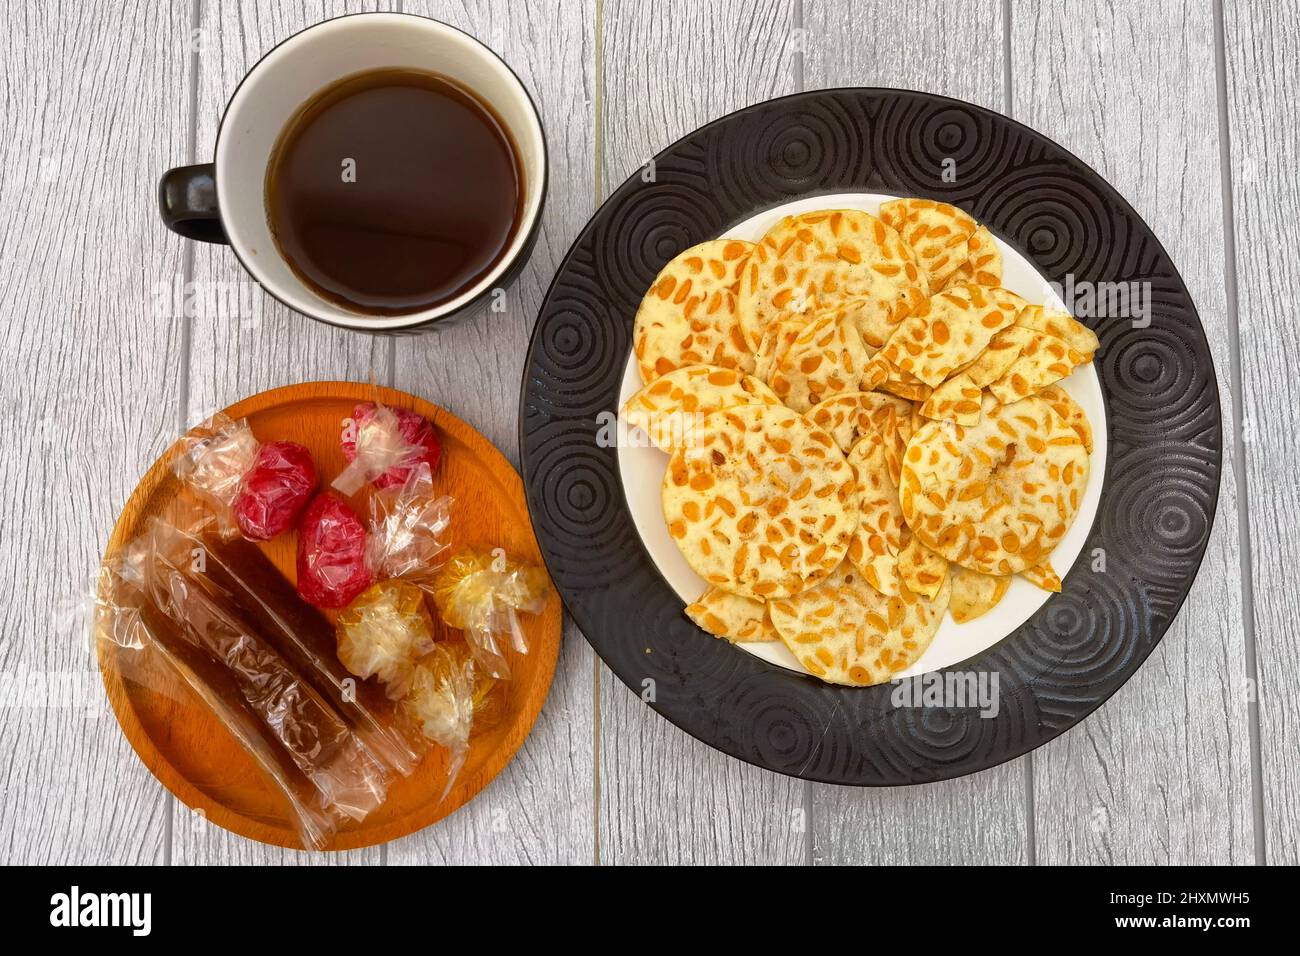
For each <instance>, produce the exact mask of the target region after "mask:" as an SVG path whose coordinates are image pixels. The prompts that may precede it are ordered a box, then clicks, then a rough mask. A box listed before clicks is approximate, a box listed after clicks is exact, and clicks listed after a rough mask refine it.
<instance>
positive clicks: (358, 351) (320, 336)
mask: <svg viewBox="0 0 1300 956" xmlns="http://www.w3.org/2000/svg"><path fill="white" fill-rule="evenodd" d="M387 8H388V9H391V8H392V7H391V5H389V6H388V7H387ZM368 9H375V5H374V4H373V3H363V2H356V0H323V2H308V0H303V2H293V3H274V4H268V3H258V2H257V0H238V2H229V0H222V2H219V3H218V2H216V0H201V6H200V12H201V17H200V20H199V25H198V32H197V33H196V38H197V40H198V44H199V53H198V70H197V74H198V84H197V85H198V90H197V92H198V101H197V115H196V138H195V142H196V151H197V158H196V160H195V161H196V162H204V161H207V160H209V159H210V158H211V157H212V151H213V149H214V147H215V143H216V137H217V127H218V125H219V124H220V121H221V114H222V112H223V111H224V109H225V105H226V101H227V100H228V99H229V98H230V95H231V94H232V93H233V92H234V91H235V87H236V86H237V85H238V84H239V81H240V80H241V79H243V77H244V74H245V73H247V72H248V70H249V69H250V68H251V67H252V66H253V64H254V63H256V62H257V61H258V59H260V58H261V56H262V54H264V53H265V52H266V51H267V50H269V49H270V48H271V47H273V46H275V44H277V43H279V42H280V41H281V40H283V39H284V38H285V37H287V36H289V35H290V34H293V33H296V32H297V31H299V30H301V29H303V28H304V27H307V26H310V25H311V24H313V23H316V22H318V21H320V20H325V19H328V18H329V17H335V16H339V15H341V14H344V13H354V12H358V11H361V10H368ZM182 142H183V140H177V141H176V143H175V144H174V147H175V148H176V149H179V148H180V146H181V143H182ZM180 161H181V157H179V156H177V155H175V154H173V155H172V156H171V157H170V163H164V164H163V165H176V164H179V162H180ZM259 188H260V187H259ZM192 255H193V264H192V273H191V275H192V281H193V282H194V287H193V288H194V290H195V292H196V294H197V295H201V296H203V298H202V299H201V300H200V299H198V298H197V295H196V301H203V302H205V303H210V304H211V305H210V306H209V307H208V308H206V309H200V310H198V313H199V314H195V315H193V316H192V317H191V318H190V320H189V324H190V338H189V342H190V351H189V363H188V380H187V381H188V388H187V394H186V407H185V408H184V409H183V410H182V416H181V418H182V421H183V423H184V425H185V426H188V425H192V424H194V423H196V422H198V421H201V420H202V419H204V418H206V417H207V416H208V415H210V414H211V413H212V412H213V411H216V410H217V409H220V408H224V407H225V406H227V405H229V404H232V403H233V402H235V401H238V400H239V399H241V398H243V397H245V396H248V395H252V394H254V393H256V392H260V391H262V390H264V389H268V388H273V387H275V386H278V385H289V384H294V383H296V382H308V381H313V380H318V379H338V380H350V381H360V382H364V381H367V380H369V379H371V378H372V377H373V378H374V379H375V381H377V382H379V383H381V384H387V380H388V378H389V375H388V367H389V356H388V353H389V340H388V339H385V338H383V337H380V336H373V335H367V334H365V333H362V332H347V331H344V330H341V329H336V328H334V327H332V326H327V325H324V324H323V323H320V322H315V321H312V320H311V319H308V318H306V317H304V316H302V315H299V314H298V313H296V312H292V311H290V310H289V309H287V308H286V307H285V306H282V305H281V304H280V303H278V302H276V301H275V300H273V299H271V298H270V297H269V296H267V295H265V294H264V293H262V291H261V290H260V288H258V287H256V286H255V285H254V284H253V283H252V280H251V278H250V277H249V275H248V274H247V273H246V272H245V271H244V269H243V267H242V266H240V265H239V262H238V260H236V259H235V256H234V253H232V252H231V251H230V249H229V248H227V247H226V246H220V245H204V244H202V243H194V244H193V251H192ZM165 278H167V279H173V277H172V276H170V275H169V276H166V277H165ZM223 294H224V296H225V297H224V300H223V299H222V298H221V296H222V295H223ZM221 301H224V302H225V303H226V307H225V308H224V309H223V308H221V307H220V304H219V303H220V302H221ZM424 397H429V396H424ZM172 805H173V813H174V823H173V845H172V855H173V859H174V861H175V862H176V863H187V864H189V863H193V864H217V863H241V864H247V865H265V864H278V863H292V862H299V863H302V862H306V863H313V864H314V863H317V862H325V861H326V860H329V861H331V862H354V863H356V862H368V863H377V862H380V861H381V860H382V859H383V848H382V847H371V848H369V849H365V850H350V851H347V852H346V853H341V854H330V855H328V856H323V855H321V854H308V853H304V852H302V851H299V850H288V849H282V848H279V847H270V846H266V845H264V844H260V843H254V842H251V841H248V840H245V839H244V838H243V837H239V836H235V835H234V834H231V833H228V832H227V831H225V830H222V829H219V828H217V827H214V826H211V825H209V824H206V823H204V822H202V821H197V822H196V821H195V819H194V814H193V813H192V812H191V811H190V810H189V808H188V807H186V806H184V805H183V804H181V803H180V802H179V801H172Z"/></svg>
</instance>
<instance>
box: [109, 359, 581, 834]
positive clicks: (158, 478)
mask: <svg viewBox="0 0 1300 956" xmlns="http://www.w3.org/2000/svg"><path fill="white" fill-rule="evenodd" d="M372 400H378V401H381V402H383V403H385V404H387V405H390V406H393V407H400V408H409V409H411V410H412V411H415V412H418V413H419V414H421V415H423V416H424V417H425V418H427V419H429V420H430V421H431V422H433V424H434V425H435V426H436V427H437V429H438V434H439V437H440V438H441V440H442V447H443V456H442V463H441V465H440V467H439V469H438V473H437V474H436V475H435V476H434V480H435V484H436V486H437V490H438V491H439V492H440V493H442V494H448V495H452V496H453V497H454V498H455V504H454V505H453V508H452V540H453V544H454V545H456V546H460V545H476V546H480V547H488V548H494V547H501V548H505V549H506V551H507V552H508V553H509V554H511V555H512V556H517V557H519V558H522V559H524V560H527V561H530V562H532V563H534V564H536V565H537V566H538V567H544V565H543V563H542V558H541V554H540V552H539V551H538V548H537V541H536V540H535V539H534V537H533V531H532V525H531V524H530V523H529V520H528V509H527V506H526V504H525V502H524V491H523V485H522V483H521V482H520V480H519V476H518V475H517V474H516V473H515V471H514V469H513V468H511V466H510V463H509V462H507V461H506V459H505V458H504V457H503V456H502V455H501V453H500V452H499V451H497V450H496V448H495V447H493V445H492V444H491V443H490V442H489V441H488V440H487V439H486V438H484V437H483V436H482V435H480V434H479V433H478V432H477V431H475V430H474V429H473V428H471V427H470V426H469V425H467V424H466V423H465V422H463V421H461V420H460V419H459V418H457V417H456V416H454V415H452V414H450V413H449V412H447V411H445V410H443V409H441V408H438V407H436V406H434V405H431V404H429V403H428V402H426V401H424V400H422V399H419V398H416V397H415V396H413V395H408V394H406V393H405V392H399V391H395V390H393V389H388V388H378V387H375V386H372V385H362V384H357V383H351V382H311V383H307V384H303V385H291V386H288V387H285V388H277V389H272V390H271V391H267V392H262V393H261V394H258V395H254V396H252V397H250V398H246V399H244V400H243V401H241V402H238V403H236V404H235V405H232V406H231V407H230V408H227V409H226V410H225V411H226V414H227V415H229V416H230V417H231V418H235V419H239V418H247V419H248V422H249V424H250V425H251V426H252V429H253V432H254V433H255V434H256V435H257V437H258V438H259V439H260V440H261V441H264V442H266V441H273V440H277V439H288V440H291V441H296V442H300V443H301V444H303V445H305V446H306V447H307V448H308V449H309V450H310V451H311V453H312V457H313V458H314V459H315V462H316V467H317V470H318V471H319V473H320V475H321V483H322V486H326V485H328V483H329V482H330V481H331V480H333V477H334V476H335V475H337V474H338V473H339V472H340V471H341V470H342V469H343V467H344V465H345V464H346V462H345V461H344V458H343V454H342V452H341V451H340V449H339V432H340V427H341V422H342V420H343V419H344V418H347V417H349V416H350V415H351V414H352V409H353V407H354V406H355V405H356V403H357V402H361V401H372ZM176 452H177V446H176V445H173V446H172V447H171V448H170V449H168V451H167V452H166V454H164V455H163V456H162V457H161V458H160V459H158V461H156V462H154V464H153V467H151V468H150V469H149V471H148V473H147V474H146V475H145V476H144V478H143V479H142V480H141V482H140V484H139V485H138V486H137V487H136V489H135V491H134V492H133V493H132V495H131V498H130V500H129V501H127V503H126V507H124V508H123V509H122V513H121V515H120V516H119V517H118V520H117V525H116V526H115V527H114V528H113V534H112V537H111V538H110V540H109V543H108V548H107V550H106V552H105V559H107V558H109V557H110V556H112V555H113V554H114V553H115V552H116V551H117V550H118V549H119V548H121V547H122V546H123V545H124V544H125V543H127V542H128V541H130V540H131V539H132V538H134V537H135V536H136V534H137V533H138V532H139V531H140V530H141V529H142V527H143V523H144V521H145V520H146V519H147V518H149V517H150V516H152V515H167V514H173V513H175V511H176V510H177V509H189V508H192V505H191V504H190V503H189V502H188V500H187V499H186V498H185V497H184V496H183V495H182V494H181V486H180V483H179V482H177V480H176V479H175V478H174V477H173V476H172V473H171V460H172V458H173V457H174V456H175V454H176ZM368 494H369V490H368V489H362V490H361V491H359V492H358V493H357V494H356V495H355V496H353V498H352V499H351V501H352V505H353V507H354V508H356V510H357V513H358V514H360V515H362V516H363V517H364V516H365V515H367V514H368V513H369V506H368V502H367V500H366V496H367V495H368ZM296 546H297V535H296V534H295V533H293V532H290V533H288V534H284V535H281V536H280V537H279V538H278V539H276V540H275V541H271V542H268V543H266V544H264V545H262V548H263V550H264V551H265V552H266V554H267V555H268V557H270V559H271V560H272V561H273V562H274V563H275V565H276V566H277V567H278V568H279V569H280V570H281V571H282V572H283V573H284V574H285V575H286V576H287V577H288V578H289V579H290V580H293V579H294V571H293V567H294V549H295V548H296ZM561 615H562V610H561V605H560V599H559V596H558V595H557V594H556V592H555V591H554V589H552V590H551V593H550V596H549V598H548V600H547V603H546V609H545V610H544V611H543V612H542V613H541V614H539V615H536V616H529V615H521V622H522V624H523V627H524V631H525V633H526V634H527V636H528V642H529V653H528V654H527V655H519V654H513V653H512V654H511V656H510V665H511V668H512V670H513V679H512V680H510V681H506V682H504V688H505V692H506V701H505V702H506V708H505V713H506V718H505V719H504V720H502V721H501V722H500V724H498V725H497V726H496V727H495V728H493V729H491V730H489V731H486V732H484V733H483V734H481V735H480V736H477V737H475V738H474V739H473V740H472V741H471V745H470V751H469V754H468V757H467V758H466V761H465V766H464V768H463V769H462V770H461V773H460V776H459V777H458V778H457V780H456V785H455V787H454V788H453V789H452V791H451V792H450V793H449V794H447V797H446V799H445V800H441V801H440V800H439V799H438V798H439V796H440V794H441V793H442V789H443V786H444V784H445V781H446V769H447V756H446V751H444V750H442V749H441V748H436V747H435V748H432V749H431V750H430V752H429V754H428V755H427V756H426V757H425V759H424V761H423V762H422V763H421V764H420V766H419V767H418V768H417V769H416V771H415V773H413V774H412V775H411V776H410V777H406V778H401V777H397V778H395V779H394V780H393V781H392V783H391V784H390V786H389V791H388V799H387V800H386V801H385V802H384V803H383V805H382V806H380V807H379V808H378V809H376V810H375V811H374V812H372V813H371V814H370V815H369V816H368V817H366V819H365V820H364V821H362V822H360V823H355V822H352V821H348V822H347V823H345V824H344V825H343V826H342V827H340V829H339V831H338V833H337V835H336V836H335V837H334V839H333V841H332V842H331V843H330V844H329V845H328V846H327V847H326V849H330V850H347V849H354V848H356V847H364V846H372V845H374V844H377V843H384V842H386V841H388V840H393V839H396V838H398V837H402V836H406V835H407V834H409V833H414V832H415V831H416V830H419V829H421V828H423V827H426V826H428V825H429V824H431V823H434V822H435V821H437V820H441V819H442V818H443V817H445V816H447V815H448V814H450V813H451V812H452V811H454V810H456V809H458V808H459V807H461V806H463V805H464V804H466V803H468V802H469V801H470V800H472V799H473V798H474V796H475V795H476V794H478V792H479V791H480V790H482V789H483V788H484V787H485V786H487V784H488V783H489V782H490V781H491V780H492V778H493V777H495V776H496V775H497V773H498V772H499V771H500V770H501V768H502V767H504V766H505V765H506V763H508V762H509V761H510V759H511V758H512V757H513V756H514V754H515V752H516V751H517V750H518V749H519V746H520V745H521V744H522V743H523V741H524V738H525V737H527V736H528V733H529V731H530V730H531V729H532V726H533V722H534V721H535V720H536V719H537V714H538V713H539V712H540V710H541V707H542V702H543V701H544V700H545V699H546V694H547V691H548V690H549V689H550V686H551V678H552V677H553V676H554V673H555V663H556V659H557V657H558V655H559V650H560V633H561ZM105 623H106V622H103V621H101V622H100V626H101V627H102V626H104V625H105ZM437 623H438V624H439V626H441V623H440V622H437ZM96 643H97V646H98V648H99V663H100V671H101V673H102V674H103V677H104V686H105V688H106V689H107V691H108V697H109V700H110V702H111V704H112V707H113V712H114V713H115V714H116V715H117V720H118V723H119V724H120V725H121V727H122V731H123V732H124V733H125V734H126V737H127V739H128V740H129V741H130V742H131V746H132V747H134V748H135V752H136V753H137V754H139V755H140V759H141V760H143V761H144V764H145V766H146V767H148V768H149V770H150V771H151V772H152V773H153V775H154V776H155V777H157V778H158V779H159V780H160V781H161V782H162V784H163V786H165V787H167V789H168V790H170V791H171V792H172V793H174V794H175V795H176V796H177V797H178V798H180V799H181V800H182V801H183V802H184V803H185V804H186V805H188V806H189V807H190V808H192V809H194V810H195V811H197V812H200V813H202V814H204V815H205V816H206V817H207V819H209V820H211V821H212V822H213V823H216V824H219V825H220V826H223V827H225V828H226V829H227V830H230V831H232V832H234V833H238V834H240V835H241V836H245V837H248V838H250V839H253V840H259V841H261V842H263V843H270V844H274V845H276V846H285V847H300V846H301V843H300V842H299V839H298V836H297V833H296V831H295V829H294V826H293V819H292V816H291V811H290V809H289V807H288V805H287V803H286V802H285V801H284V798H283V797H282V796H281V794H280V792H279V791H278V790H277V789H276V787H275V785H274V784H273V783H272V782H271V780H270V779H269V778H267V777H266V776H265V774H264V773H263V772H262V771H261V770H260V769H259V768H258V767H257V765H256V764H255V763H254V762H253V760H252V758H250V757H249V756H248V755H247V753H245V751H244V750H243V748H242V747H241V746H240V745H239V744H238V743H237V742H236V741H235V739H234V738H233V737H232V736H231V735H230V734H229V733H228V732H227V731H226V729H225V728H224V726H223V725H222V724H221V723H220V722H219V721H218V720H217V719H216V717H214V716H213V714H212V712H211V711H210V710H208V708H207V707H206V705H204V704H203V703H201V702H200V701H199V699H198V698H197V697H196V696H195V695H194V694H193V693H192V692H191V691H190V690H189V688H188V687H187V686H186V685H185V684H184V682H183V681H182V680H181V679H180V678H179V677H178V676H177V675H176V674H175V673H174V672H172V671H171V670H170V669H169V668H168V667H167V665H166V664H165V663H164V662H163V661H161V660H159V659H157V658H156V656H154V655H152V653H151V652H149V651H147V650H146V651H134V650H125V649H123V648H120V647H118V646H117V645H115V644H113V643H112V642H110V641H107V640H100V641H97V642H96ZM123 655H131V659H130V660H129V662H128V661H127V660H126V659H125V658H124V657H123ZM151 657H152V658H153V659H152V660H150V658H151Z"/></svg>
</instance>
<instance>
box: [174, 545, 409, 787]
mask: <svg viewBox="0 0 1300 956" xmlns="http://www.w3.org/2000/svg"><path fill="white" fill-rule="evenodd" d="M172 531H173V532H174V534H175V535H176V536H177V538H178V539H179V540H180V541H182V542H183V543H184V544H186V545H188V547H189V548H190V549H191V551H198V552H201V553H203V554H204V557H205V561H204V562H203V565H204V567H203V571H202V574H203V575H204V576H205V577H206V578H207V580H208V581H209V582H211V583H212V585H214V586H215V587H216V588H218V589H220V591H221V592H223V593H224V594H226V595H228V596H229V597H230V599H231V600H233V601H234V602H235V604H237V605H238V606H239V609H240V610H241V611H242V612H243V614H244V616H245V617H246V618H247V620H248V621H249V623H250V624H252V625H253V626H254V627H255V628H256V629H257V630H258V632H259V633H261V634H262V635H263V636H264V637H265V638H266V639H267V641H269V642H270V643H271V644H273V645H274V646H275V649H276V650H277V651H279V652H280V653H281V654H282V655H284V657H285V659H286V660H287V661H288V662H289V664H290V665H291V666H292V667H293V668H294V669H295V670H297V672H298V673H300V674H302V675H303V676H304V677H305V678H306V679H307V680H308V681H309V682H310V683H311V685H312V686H313V687H314V688H315V689H316V691H317V693H319V694H320V695H321V696H322V697H324V698H325V699H326V700H328V701H329V702H330V703H331V704H332V705H333V706H334V708H335V709H336V710H338V712H339V714H340V715H341V716H342V717H343V719H344V720H346V721H347V722H348V725H349V726H350V727H351V728H352V729H353V730H354V731H355V732H356V734H357V736H359V737H360V738H361V740H362V742H363V743H365V744H366V746H367V747H369V748H370V750H371V751H372V752H373V753H374V754H375V756H377V757H378V758H379V759H380V760H382V761H383V762H384V763H385V764H387V765H388V766H390V767H391V768H392V769H394V770H396V771H397V772H398V773H400V774H402V775H403V776H406V775H408V774H410V773H411V771H412V770H414V769H415V767H416V765H417V764H418V763H419V762H420V758H421V757H422V756H423V753H424V747H423V746H422V744H421V742H420V741H419V740H418V739H417V740H412V739H410V738H409V736H408V735H407V734H404V733H403V732H402V731H401V729H399V728H398V727H397V726H396V725H395V723H394V720H393V718H394V717H395V714H394V712H393V710H394V709H393V706H392V704H391V703H389V701H388V700H387V697H386V696H385V694H384V692H383V691H382V690H381V689H380V688H379V687H377V686H376V685H375V684H374V683H373V682H370V681H364V680H358V679H357V678H356V677H354V676H353V675H352V674H350V673H349V672H348V670H347V668H346V667H344V666H343V664H342V663H341V662H340V661H339V658H338V655H337V653H336V648H335V640H334V626H333V625H332V624H331V623H330V622H329V620H328V619H327V618H326V617H325V616H324V615H323V614H321V613H320V612H319V611H318V610H316V609H315V608H314V607H312V606H311V605H310V604H308V603H307V602H306V601H304V600H303V599H302V598H301V597H299V596H298V592H297V591H295V590H294V587H293V585H292V584H290V583H289V581H288V579H287V578H285V577H284V575H282V574H281V573H280V571H279V569H278V568H276V566H275V565H274V564H272V563H271V561H270V560H269V559H268V558H267V557H266V555H264V554H263V553H262V549H261V548H259V547H257V546H256V545H254V544H250V543H249V542H247V541H243V540H240V539H236V540H233V541H223V540H222V539H221V538H219V537H218V536H217V535H215V534H201V535H196V534H191V533H189V532H184V531H181V530H180V529H172Z"/></svg>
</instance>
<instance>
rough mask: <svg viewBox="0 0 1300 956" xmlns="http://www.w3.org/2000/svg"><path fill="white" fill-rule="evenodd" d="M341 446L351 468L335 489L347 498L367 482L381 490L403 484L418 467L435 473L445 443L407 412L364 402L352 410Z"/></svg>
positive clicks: (429, 426) (342, 474)
mask: <svg viewBox="0 0 1300 956" xmlns="http://www.w3.org/2000/svg"><path fill="white" fill-rule="evenodd" d="M341 446H342V450H343V456H344V457H345V458H347V460H348V466H347V467H346V468H344V469H343V471H342V472H340V473H339V476H338V477H337V478H335V479H334V482H333V484H332V487H333V488H334V489H336V490H337V491H340V492H342V493H343V494H345V495H352V494H355V493H356V491H357V490H358V489H359V488H360V487H361V486H362V485H364V484H366V483H370V484H372V485H374V487H375V488H378V489H383V488H391V487H395V486H398V485H401V484H403V483H404V482H406V480H407V478H408V476H409V474H410V471H411V469H412V468H414V467H415V466H417V465H421V464H423V465H425V466H427V467H428V469H429V472H430V473H433V472H434V471H437V469H438V462H439V461H440V460H441V458H442V444H441V442H440V441H439V440H438V434H437V431H436V430H435V429H434V427H433V424H432V423H431V422H429V421H428V420H427V419H426V418H424V417H422V416H421V415H418V414H417V413H415V412H412V411H410V410H408V409H405V408H389V407H388V406H387V405H383V404H381V403H378V402H362V403H361V404H360V405H358V406H357V407H356V408H355V409H354V410H353V412H352V418H351V419H349V420H347V421H346V422H344V428H343V438H342V441H341Z"/></svg>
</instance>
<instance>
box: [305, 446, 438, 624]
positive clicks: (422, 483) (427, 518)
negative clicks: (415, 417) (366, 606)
mask: <svg viewBox="0 0 1300 956" xmlns="http://www.w3.org/2000/svg"><path fill="white" fill-rule="evenodd" d="M451 506H452V499H451V498H450V497H449V496H447V495H436V494H434V491H433V478H432V476H431V474H430V472H429V466H428V465H426V464H423V463H421V464H419V465H416V466H414V467H412V468H411V469H410V470H409V471H408V474H407V477H406V479H405V481H404V482H403V483H402V484H401V485H400V486H397V487H394V488H389V489H387V490H385V491H376V492H375V493H374V494H373V495H372V496H371V499H370V525H369V528H367V527H366V526H365V525H363V524H362V522H361V519H360V518H359V517H358V516H357V514H356V512H355V511H353V510H352V506H351V505H349V504H348V503H347V502H346V501H343V500H342V499H341V498H336V497H335V496H334V495H332V494H330V493H328V492H325V493H322V494H319V495H317V496H316V498H315V499H314V500H313V501H312V503H311V504H310V505H308V507H307V511H306V512H305V513H304V514H303V518H302V523H301V526H300V528H299V535H298V593H299V594H301V595H302V596H303V599H304V600H307V601H310V602H311V603H312V604H314V605H316V606H317V607H322V608H330V609H334V608H342V607H345V606H347V605H348V604H350V603H352V601H353V600H355V599H356V598H357V596H358V595H360V594H361V593H362V592H363V591H365V590H366V589H367V588H369V587H370V586H371V585H372V584H374V583H375V582H376V581H385V580H389V579H392V578H401V579H404V580H408V581H413V582H415V583H426V582H427V581H428V580H430V579H431V578H432V576H433V575H434V574H435V573H436V572H437V570H438V568H439V567H441V565H442V557H443V554H444V552H445V551H446V550H447V534H448V530H449V528H450V526H451Z"/></svg>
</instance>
